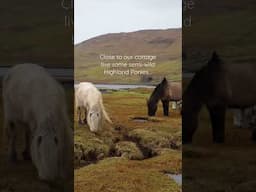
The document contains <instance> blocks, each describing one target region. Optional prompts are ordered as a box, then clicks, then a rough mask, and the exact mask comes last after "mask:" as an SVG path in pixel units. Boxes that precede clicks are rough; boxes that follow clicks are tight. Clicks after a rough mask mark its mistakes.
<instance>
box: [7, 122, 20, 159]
mask: <svg viewBox="0 0 256 192" xmlns="http://www.w3.org/2000/svg"><path fill="white" fill-rule="evenodd" d="M5 127H6V128H5V129H6V130H7V137H8V160H9V161H10V162H16V161H17V152H16V130H15V124H14V122H12V121H7V122H5Z"/></svg>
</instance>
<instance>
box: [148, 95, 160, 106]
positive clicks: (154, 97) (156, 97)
mask: <svg viewBox="0 0 256 192" xmlns="http://www.w3.org/2000/svg"><path fill="white" fill-rule="evenodd" d="M159 100H160V96H159V95H158V93H153V94H152V95H151V96H150V98H149V102H150V103H152V104H157V103H158V102H159Z"/></svg>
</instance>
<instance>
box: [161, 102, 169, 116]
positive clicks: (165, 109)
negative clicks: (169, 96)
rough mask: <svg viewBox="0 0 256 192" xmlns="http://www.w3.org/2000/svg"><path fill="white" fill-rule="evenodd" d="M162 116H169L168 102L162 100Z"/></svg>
mask: <svg viewBox="0 0 256 192" xmlns="http://www.w3.org/2000/svg"><path fill="white" fill-rule="evenodd" d="M162 103H163V110H164V116H169V101H165V100H162Z"/></svg>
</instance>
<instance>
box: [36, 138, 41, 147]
mask: <svg viewBox="0 0 256 192" xmlns="http://www.w3.org/2000/svg"><path fill="white" fill-rule="evenodd" d="M41 143H42V136H39V137H38V138H37V145H38V146H39V145H40V144H41Z"/></svg>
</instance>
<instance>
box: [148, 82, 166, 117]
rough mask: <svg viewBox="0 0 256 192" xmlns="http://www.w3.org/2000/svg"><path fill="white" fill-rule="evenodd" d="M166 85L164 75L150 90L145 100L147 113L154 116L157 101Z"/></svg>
mask: <svg viewBox="0 0 256 192" xmlns="http://www.w3.org/2000/svg"><path fill="white" fill-rule="evenodd" d="M167 85H168V81H167V79H166V78H165V77H164V78H163V80H162V82H161V83H159V84H158V85H157V86H156V88H155V89H154V91H153V92H152V94H151V96H150V98H149V100H147V107H148V115H149V116H155V114H156V111H157V104H158V101H159V100H160V99H161V98H162V97H163V95H164V92H165V88H166V86H167Z"/></svg>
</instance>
